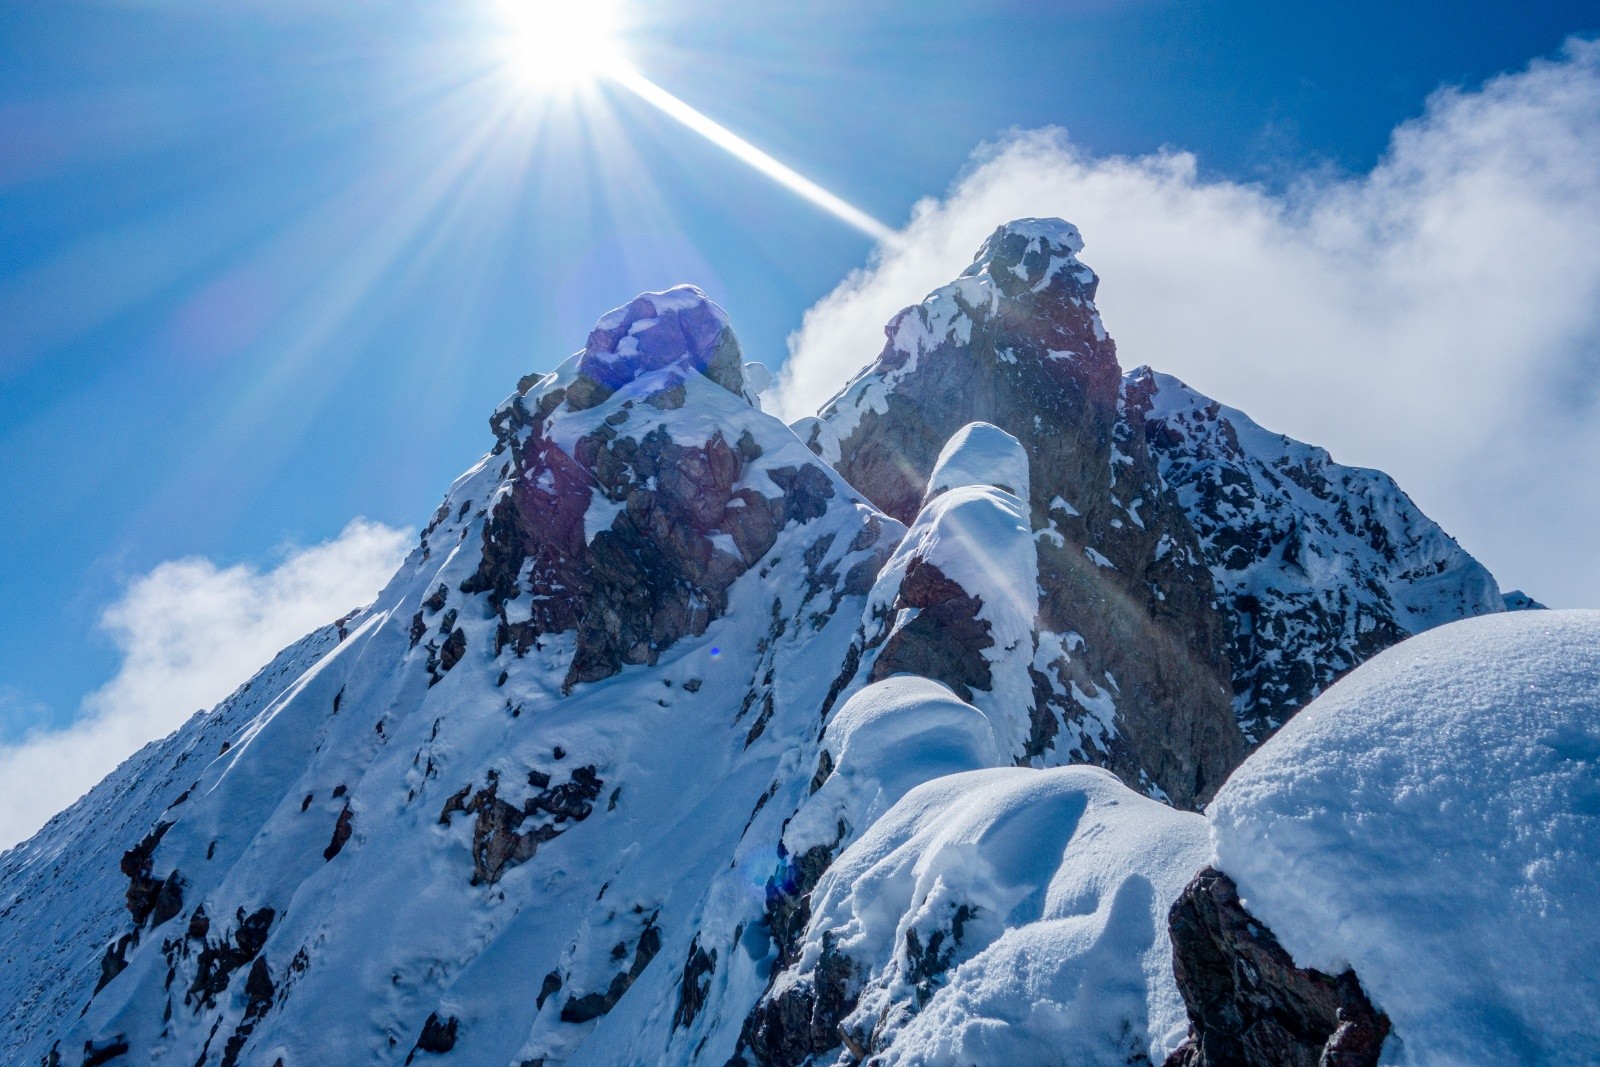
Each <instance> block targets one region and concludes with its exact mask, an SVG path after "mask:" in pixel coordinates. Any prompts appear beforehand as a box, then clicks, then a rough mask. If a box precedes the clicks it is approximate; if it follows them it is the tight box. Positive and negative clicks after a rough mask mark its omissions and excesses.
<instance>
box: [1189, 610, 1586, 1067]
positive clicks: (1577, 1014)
mask: <svg viewBox="0 0 1600 1067" xmlns="http://www.w3.org/2000/svg"><path fill="white" fill-rule="evenodd" d="M1208 814H1209V817H1210V820H1211V825H1212V833H1213V835H1214V839H1215V846H1216V854H1217V860H1218V863H1219V865H1220V866H1221V868H1222V869H1223V870H1224V871H1226V872H1227V873H1228V874H1230V875H1231V876H1232V877H1233V878H1234V879H1235V881H1237V882H1238V884H1239V888H1240V893H1241V897H1242V899H1243V902H1244V904H1245V906H1246V907H1247V908H1248V909H1249V910H1250V911H1251V913H1252V914H1254V915H1255V916H1256V917H1257V918H1259V919H1260V920H1262V921H1263V922H1264V923H1266V924H1267V925H1268V926H1270V927H1271V928H1272V930H1273V932H1274V933H1276V934H1277V935H1278V937H1279V938H1280V940H1281V941H1282V942H1283V944H1284V946H1285V948H1287V949H1288V950H1289V952H1290V953H1291V954H1292V955H1293V956H1294V958H1295V961H1296V962H1297V963H1298V964H1300V965H1301V966H1309V967H1315V968H1318V969H1320V970H1323V971H1327V972H1330V973H1337V972H1339V971H1341V970H1343V969H1344V968H1345V967H1346V966H1347V965H1348V966H1350V967H1353V968H1354V969H1355V972H1356V974H1357V975H1358V976H1359V977H1360V979H1361V981H1362V983H1363V984H1364V986H1365V987H1366V989H1367V991H1368V993H1369V994H1370V995H1371V997H1372V999H1373V1001H1374V1002H1375V1003H1376V1004H1377V1005H1378V1007H1379V1008H1381V1009H1382V1010H1383V1011H1385V1012H1387V1013H1388V1015H1389V1017H1390V1018H1391V1020H1393V1023H1394V1028H1395V1038H1392V1039H1391V1045H1392V1046H1393V1051H1392V1052H1390V1051H1389V1047H1390V1046H1386V1053H1385V1054H1386V1057H1387V1059H1388V1060H1389V1061H1390V1062H1395V1063H1403V1064H1416V1065H1423V1064H1430V1065H1431V1064H1492V1063H1522V1064H1541V1063H1551V1064H1554V1063H1595V1062H1600V1028H1597V1027H1596V1025H1595V1020H1596V1019H1600V976H1597V973H1596V967H1595V963H1596V961H1597V960H1600V921H1596V918H1595V911H1594V906H1595V901H1596V900H1597V899H1600V866H1597V864H1596V857H1597V856H1600V612H1596V611H1539V612H1514V613H1510V614H1502V615H1491V616H1487V617H1483V618H1478V619H1472V620H1468V621H1464V622H1458V623H1454V624H1451V625H1448V626H1445V627H1441V628H1439V629H1436V630H1433V631H1430V632H1429V633H1426V634H1423V635H1421V636H1419V637H1414V638H1412V639H1410V640H1408V641H1405V642H1403V643H1402V644H1400V645H1397V646H1395V647H1394V648H1391V649H1389V650H1388V651H1386V652H1384V653H1382V654H1381V655H1379V656H1377V657H1375V658H1374V659H1372V660H1370V661H1369V662H1367V663H1366V664H1364V665H1362V666H1361V667H1358V668H1357V669H1356V670H1355V671H1354V672H1352V673H1351V674H1350V675H1348V676H1347V677H1346V678H1345V679H1343V680H1342V681H1340V682H1338V683H1337V684H1335V685H1334V686H1333V687H1332V688H1330V689H1329V690H1327V692H1325V693H1324V694H1323V695H1322V696H1320V697H1318V698H1317V699H1316V700H1315V701H1313V702H1312V703H1311V704H1309V705H1308V706H1307V707H1306V708H1305V709H1304V710H1302V711H1301V712H1300V713H1299V714H1298V715H1296V716H1295V717H1294V718H1293V719H1291V720H1290V721H1289V723H1288V724H1287V725H1286V726H1284V728H1283V729H1282V730H1280V731H1279V732H1278V733H1277V734H1276V735H1275V736H1274V737H1273V738H1272V739H1271V740H1269V741H1268V742H1267V743H1266V744H1265V745H1263V746H1262V747H1261V749H1260V750H1259V751H1257V752H1256V753H1255V755H1253V756H1251V757H1250V759H1249V760H1247V761H1246V762H1245V764H1244V765H1243V766H1242V767H1240V768H1239V769H1238V770H1237V771H1236V772H1235V773H1234V775H1233V777H1232V778H1231V779H1229V781H1228V782H1227V784H1226V785H1225V786H1224V787H1223V789H1222V790H1221V792H1220V793H1219V794H1218V795H1217V798H1216V800H1215V801H1214V802H1213V803H1212V805H1211V808H1210V810H1209V813H1208Z"/></svg>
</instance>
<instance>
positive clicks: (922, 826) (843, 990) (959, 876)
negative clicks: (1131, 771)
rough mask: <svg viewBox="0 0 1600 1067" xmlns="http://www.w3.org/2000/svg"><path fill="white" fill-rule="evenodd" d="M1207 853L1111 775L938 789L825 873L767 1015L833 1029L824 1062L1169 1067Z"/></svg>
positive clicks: (1012, 778)
mask: <svg viewBox="0 0 1600 1067" xmlns="http://www.w3.org/2000/svg"><path fill="white" fill-rule="evenodd" d="M879 684H880V685H885V684H888V683H879ZM910 710H911V709H909V708H906V709H903V710H902V714H904V713H906V712H909V711H910ZM923 766H927V764H923ZM896 773H898V774H901V775H903V774H904V773H905V771H904V769H899V768H897V769H896ZM818 796H819V797H820V796H821V794H820V793H819V794H818ZM1208 852H1209V848H1208V842H1207V840H1206V834H1205V823H1204V820H1203V819H1202V818H1201V817H1200V816H1198V815H1193V814H1188V813H1184V812H1178V811H1174V810H1172V809H1171V808H1168V807H1166V806H1164V805H1162V804H1159V803H1157V802H1155V801H1152V800H1149V799H1146V798H1144V797H1141V796H1139V795H1138V794H1136V793H1134V792H1132V791H1131V790H1129V789H1128V788H1127V787H1126V786H1124V785H1123V784H1121V783H1120V782H1119V781H1117V779H1116V778H1115V777H1113V776H1112V775H1111V774H1109V773H1107V772H1106V771H1103V770H1100V769H1098V768H1090V767H1065V768H1056V769H1048V770H1035V769H1033V768H1027V767H1021V768H994V769H988V770H971V771H968V772H966V773H957V774H945V775H943V776H940V777H936V778H930V779H929V780H928V781H927V782H926V784H923V785H921V786H919V787H918V788H916V789H914V790H912V791H910V792H909V793H907V794H906V795H905V796H904V797H903V798H902V799H901V800H900V801H899V802H898V803H897V804H896V805H895V806H894V807H893V808H892V809H890V810H889V812H888V813H887V814H885V815H884V816H883V817H881V818H879V819H878V820H876V821H875V822H874V823H873V824H872V828H871V829H870V830H869V831H868V832H867V833H866V834H865V835H864V836H863V837H861V838H860V839H859V840H858V841H857V842H856V843H855V844H853V845H851V846H850V848H848V849H847V850H846V851H845V852H844V853H843V854H842V855H841V856H840V857H839V859H838V860H837V861H836V862H835V863H834V864H833V866H832V867H830V868H829V870H828V872H827V874H825V875H823V877H822V880H821V881H820V882H819V884H818V885H817V889H816V892H815V894H814V903H813V911H814V915H813V918H812V919H811V922H810V924H809V925H808V927H807V929H806V935H805V939H804V941H803V942H802V944H801V947H800V950H799V954H798V959H797V960H796V961H795V963H794V964H793V965H792V966H791V967H790V968H789V969H788V970H786V971H785V972H784V973H783V974H782V975H781V976H780V978H779V980H778V983H777V985H776V987H775V989H774V994H773V1000H772V1001H771V1003H773V1004H775V1005H778V1006H782V1007H789V1008H791V1009H792V1007H793V1006H795V1005H796V1004H797V1003H805V1002H807V1001H809V1003H810V1006H811V1009H812V1010H811V1013H810V1015H809V1017H808V1018H807V1020H806V1021H807V1022H810V1023H813V1024H815V1023H816V1022H819V1021H830V1022H831V1021H834V1020H835V1019H837V1022H836V1025H835V1029H834V1032H833V1034H832V1035H830V1036H831V1040H828V1041H827V1046H826V1047H833V1048H837V1049H838V1052H837V1053H836V1054H834V1055H827V1054H824V1055H822V1056H821V1057H819V1058H818V1060H817V1061H816V1062H819V1063H834V1062H837V1063H839V1064H850V1063H855V1062H859V1061H860V1060H861V1058H863V1057H868V1058H870V1059H871V1062H873V1063H881V1064H908V1065H909V1064H919V1065H933V1064H941V1065H943V1064H949V1065H952V1067H954V1065H958V1064H959V1065H962V1067H976V1065H983V1067H989V1065H994V1067H1014V1065H1016V1064H1026V1063H1042V1062H1068V1063H1074V1064H1086V1065H1088V1064H1105V1065H1107V1067H1109V1065H1113V1064H1116V1065H1122V1064H1128V1063H1148V1062H1151V1059H1152V1058H1153V1060H1154V1061H1155V1062H1159V1061H1160V1060H1161V1059H1162V1058H1163V1057H1165V1055H1166V1054H1167V1053H1168V1052H1169V1051H1171V1049H1172V1048H1174V1047H1176V1045H1177V1044H1178V1042H1179V1040H1180V1039H1181V1038H1182V1036H1183V1024H1184V1013H1183V1005H1182V1001H1181V1000H1180V998H1179V996H1178V992H1177V988H1176V986H1175V985H1174V983H1173V979H1172V967H1171V955H1172V950H1171V945H1170V942H1169V941H1168V939H1167V931H1166V915H1167V910H1168V909H1169V908H1170V907H1171V906H1172V902H1173V900H1174V899H1175V898H1176V897H1177V895H1178V892H1179V891H1180V890H1181V889H1182V888H1183V886H1184V883H1185V882H1187V881H1188V879H1189V877H1190V876H1191V875H1192V874H1193V872H1194V871H1195V870H1196V869H1198V868H1199V867H1200V866H1201V865H1202V864H1203V863H1204V862H1205V860H1206V857H1207V855H1208ZM778 1014H779V1013H778V1012H772V1013H770V1015H771V1016H777V1015H778ZM768 1062H770V1061H768ZM789 1062H797V1061H794V1060H790V1061H789Z"/></svg>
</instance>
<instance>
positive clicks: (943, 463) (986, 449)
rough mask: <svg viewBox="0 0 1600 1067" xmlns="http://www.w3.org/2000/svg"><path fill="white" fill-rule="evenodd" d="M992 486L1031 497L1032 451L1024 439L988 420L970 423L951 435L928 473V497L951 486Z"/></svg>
mask: <svg viewBox="0 0 1600 1067" xmlns="http://www.w3.org/2000/svg"><path fill="white" fill-rule="evenodd" d="M969 485H992V486H994V487H995V488H997V489H1003V490H1005V491H1006V492H1008V493H1010V494H1011V495H1012V496H1015V497H1017V498H1019V499H1021V500H1027V499H1028V453H1027V450H1026V449H1024V448H1023V447H1022V442H1021V441H1018V440H1017V439H1016V438H1015V437H1012V436H1011V435H1010V434H1008V433H1006V432H1005V431H1004V430H1002V429H1001V428H1000V427H998V426H996V425H994V424H993V423H988V422H969V423H968V424H967V425H965V426H963V427H961V429H959V430H957V431H956V432H955V433H954V434H952V435H951V437H950V440H948V441H946V442H945V445H944V448H943V449H942V450H940V452H939V458H938V460H936V461H935V462H934V465H933V472H932V473H931V474H930V475H929V476H928V489H927V494H926V496H925V498H924V499H931V498H933V497H936V496H938V495H939V494H940V493H942V492H944V491H945V490H947V489H956V488H961V487H964V486H969Z"/></svg>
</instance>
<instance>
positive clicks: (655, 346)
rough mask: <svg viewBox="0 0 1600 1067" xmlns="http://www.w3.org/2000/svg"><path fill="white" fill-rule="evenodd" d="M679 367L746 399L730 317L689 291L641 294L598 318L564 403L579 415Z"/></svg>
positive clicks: (681, 288) (696, 291)
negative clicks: (638, 382)
mask: <svg viewBox="0 0 1600 1067" xmlns="http://www.w3.org/2000/svg"><path fill="white" fill-rule="evenodd" d="M673 364H681V365H683V366H686V367H690V368H692V369H694V370H697V371H699V372H700V373H701V374H703V375H705V376H706V377H707V378H710V379H711V380H712V381H714V382H716V383H717V384H718V385H720V386H722V387H723V388H724V389H726V390H728V391H729V392H730V393H733V394H734V395H736V396H742V397H746V398H747V399H748V398H749V390H748V389H747V388H746V383H745V375H744V363H743V360H742V358H741V355H740V348H739V340H738V338H736V337H735V336H734V334H733V329H732V327H731V326H730V325H729V323H728V315H727V313H726V312H725V311H723V310H722V309H721V308H720V307H718V306H717V305H716V303H714V302H713V301H712V300H711V298H710V297H708V296H706V294H705V293H703V292H702V291H701V290H699V289H698V288H696V287H695V286H692V285H677V286H673V287H672V288H671V289H668V290H666V291H665V292H660V293H641V294H640V295H639V296H636V297H634V298H633V299H632V300H630V301H629V302H628V303H626V304H624V305H623V306H622V307H619V308H615V309H614V310H612V311H609V312H607V313H606V314H604V315H602V316H601V317H600V321H599V322H597V323H595V327H594V329H593V330H592V331H590V333H589V339H588V342H587V343H586V344H585V345H584V347H583V351H582V352H581V353H579V355H578V368H577V369H578V383H575V385H579V386H580V387H579V388H577V389H576V395H574V390H573V389H569V390H568V392H567V402H568V404H569V405H571V406H572V407H573V408H575V409H578V410H581V409H583V408H588V407H593V406H594V405H595V404H599V403H601V402H603V401H604V400H605V399H606V398H607V397H609V396H610V395H611V394H612V393H614V392H616V391H617V390H618V389H621V388H622V387H623V386H625V385H627V384H629V383H630V382H632V381H633V380H634V379H636V378H638V377H639V376H640V375H642V374H647V373H649V372H651V371H656V370H660V369H661V368H663V367H668V366H671V365H673Z"/></svg>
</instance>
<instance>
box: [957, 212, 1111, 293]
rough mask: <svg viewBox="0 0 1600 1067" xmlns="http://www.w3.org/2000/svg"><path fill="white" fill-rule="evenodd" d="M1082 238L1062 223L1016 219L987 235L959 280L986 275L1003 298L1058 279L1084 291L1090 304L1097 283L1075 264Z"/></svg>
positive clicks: (1078, 264)
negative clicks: (1063, 277)
mask: <svg viewBox="0 0 1600 1067" xmlns="http://www.w3.org/2000/svg"><path fill="white" fill-rule="evenodd" d="M1082 251H1083V235H1082V234H1080V233H1079V232H1078V228H1077V227H1076V226H1074V225H1073V224H1072V223H1070V222H1067V221H1065V220H1064V219H1016V220H1014V221H1012V222H1008V223H1006V224H1005V225H1004V226H1001V227H999V228H998V229H996V230H995V231H994V233H992V234H990V235H989V239H988V240H987V241H985V242H984V243H983V247H982V248H980V249H979V250H978V254H977V256H976V257H975V258H974V259H973V261H972V265H971V266H970V267H968V268H967V269H966V270H964V271H962V277H966V278H971V277H977V276H980V275H985V274H987V275H989V276H991V277H993V278H994V280H995V283H996V284H997V285H998V286H999V288H1000V291H1001V292H1002V293H1004V294H1005V295H1006V296H1016V295H1018V294H1019V293H1023V292H1035V293H1037V292H1039V291H1041V290H1043V289H1045V288H1047V287H1048V286H1049V285H1050V283H1051V282H1052V281H1053V280H1055V279H1056V278H1057V277H1059V276H1060V275H1061V273H1062V272H1063V271H1070V273H1071V276H1072V277H1073V278H1074V279H1075V280H1076V281H1077V282H1078V283H1079V284H1080V285H1082V286H1083V287H1084V289H1085V290H1086V291H1087V295H1088V297H1089V299H1090V300H1093V299H1094V291H1095V288H1096V287H1097V286H1098V285H1099V283H1100V279H1099V278H1097V277H1096V276H1095V273H1094V271H1092V270H1090V269H1089V268H1088V267H1086V266H1084V265H1083V263H1081V262H1080V261H1079V260H1078V253H1079V252H1082Z"/></svg>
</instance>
